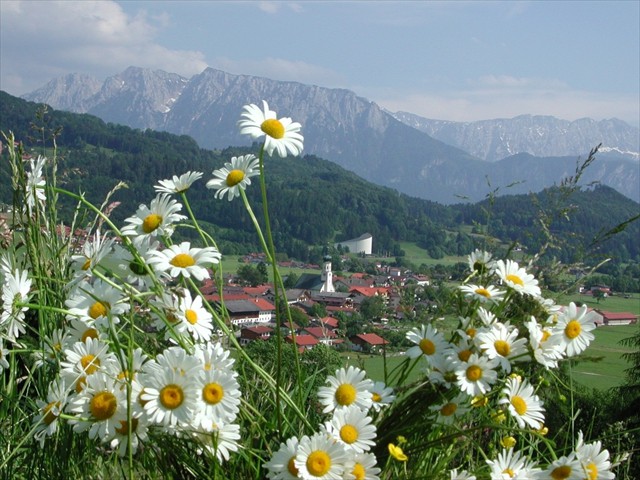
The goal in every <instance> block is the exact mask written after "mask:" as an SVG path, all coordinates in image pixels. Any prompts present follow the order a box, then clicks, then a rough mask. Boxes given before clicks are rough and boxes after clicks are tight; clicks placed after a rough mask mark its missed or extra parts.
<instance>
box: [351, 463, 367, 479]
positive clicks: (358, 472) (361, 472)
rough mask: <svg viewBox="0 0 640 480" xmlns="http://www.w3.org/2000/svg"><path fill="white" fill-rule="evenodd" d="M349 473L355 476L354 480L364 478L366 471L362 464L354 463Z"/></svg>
mask: <svg viewBox="0 0 640 480" xmlns="http://www.w3.org/2000/svg"><path fill="white" fill-rule="evenodd" d="M351 475H353V476H354V477H355V480H364V479H365V477H366V476H367V472H366V470H365V469H364V466H363V465H362V464H361V463H356V464H355V465H354V466H353V470H352V471H351Z"/></svg>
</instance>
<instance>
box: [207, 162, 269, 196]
mask: <svg viewBox="0 0 640 480" xmlns="http://www.w3.org/2000/svg"><path fill="white" fill-rule="evenodd" d="M258 166H259V160H258V159H257V158H256V156H255V155H252V154H249V155H243V156H240V157H231V162H227V163H225V164H224V167H222V168H220V169H218V170H214V171H213V174H212V175H213V176H214V178H212V179H211V180H209V181H208V182H207V188H210V189H215V190H217V191H216V193H215V195H214V196H215V198H224V194H225V193H226V194H227V198H228V199H229V201H231V200H233V199H234V198H235V197H238V196H240V189H242V190H245V189H246V188H247V185H251V177H255V176H256V175H260V170H259V169H258Z"/></svg>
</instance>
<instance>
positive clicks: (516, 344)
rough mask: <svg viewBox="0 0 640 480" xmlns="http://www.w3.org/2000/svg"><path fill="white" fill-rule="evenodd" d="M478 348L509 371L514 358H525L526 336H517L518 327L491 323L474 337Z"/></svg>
mask: <svg viewBox="0 0 640 480" xmlns="http://www.w3.org/2000/svg"><path fill="white" fill-rule="evenodd" d="M474 340H475V343H476V345H478V348H480V350H481V351H482V352H483V354H484V355H486V356H487V357H489V358H495V359H497V360H498V362H499V363H500V367H502V369H503V370H504V371H505V372H507V373H509V372H511V362H512V361H513V360H514V359H519V360H525V359H526V358H524V357H527V358H528V356H527V355H526V351H527V350H526V344H527V339H526V338H518V329H517V328H509V327H508V326H506V325H505V324H503V323H496V324H494V325H492V326H491V327H490V328H489V329H488V330H487V331H484V332H482V333H478V335H477V336H476V337H475V339H474Z"/></svg>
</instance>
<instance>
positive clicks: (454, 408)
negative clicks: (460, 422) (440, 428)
mask: <svg viewBox="0 0 640 480" xmlns="http://www.w3.org/2000/svg"><path fill="white" fill-rule="evenodd" d="M429 409H430V410H431V411H433V412H436V413H437V416H436V419H435V422H436V423H438V424H441V425H452V424H453V423H454V422H455V421H456V419H457V418H458V417H461V416H462V415H464V414H465V413H467V412H468V411H469V397H468V396H467V395H466V394H464V393H459V394H458V395H456V396H455V397H454V398H452V399H451V400H448V401H446V402H445V403H442V404H440V405H432V406H430V407H429Z"/></svg>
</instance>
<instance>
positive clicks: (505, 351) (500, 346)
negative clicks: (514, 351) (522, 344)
mask: <svg viewBox="0 0 640 480" xmlns="http://www.w3.org/2000/svg"><path fill="white" fill-rule="evenodd" d="M493 346H494V347H495V349H496V352H498V355H500V356H502V357H508V356H509V354H510V353H511V345H509V343H508V342H505V341H504V340H496V341H495V342H493Z"/></svg>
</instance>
